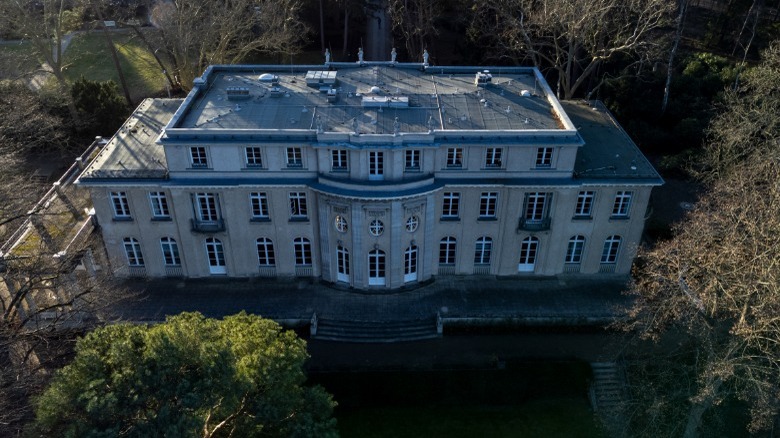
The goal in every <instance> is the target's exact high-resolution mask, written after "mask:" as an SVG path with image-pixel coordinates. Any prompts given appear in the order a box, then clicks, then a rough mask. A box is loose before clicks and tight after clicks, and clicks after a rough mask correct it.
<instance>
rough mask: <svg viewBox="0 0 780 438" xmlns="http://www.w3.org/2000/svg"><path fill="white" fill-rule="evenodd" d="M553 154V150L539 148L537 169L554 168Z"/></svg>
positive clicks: (537, 151)
mask: <svg viewBox="0 0 780 438" xmlns="http://www.w3.org/2000/svg"><path fill="white" fill-rule="evenodd" d="M552 154H553V148H538V149H537V150H536V167H537V168H549V167H552Z"/></svg>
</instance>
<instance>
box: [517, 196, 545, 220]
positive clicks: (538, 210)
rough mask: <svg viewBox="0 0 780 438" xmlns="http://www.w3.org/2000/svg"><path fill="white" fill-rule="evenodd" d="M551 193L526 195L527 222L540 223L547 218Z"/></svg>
mask: <svg viewBox="0 0 780 438" xmlns="http://www.w3.org/2000/svg"><path fill="white" fill-rule="evenodd" d="M551 197H552V194H551V193H539V192H532V193H526V194H525V215H524V217H525V220H526V221H532V222H539V221H541V220H542V219H544V218H545V217H547V208H548V199H549V198H551Z"/></svg>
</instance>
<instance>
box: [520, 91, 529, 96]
mask: <svg viewBox="0 0 780 438" xmlns="http://www.w3.org/2000/svg"><path fill="white" fill-rule="evenodd" d="M520 95H521V96H523V97H531V92H530V91H528V90H520Z"/></svg>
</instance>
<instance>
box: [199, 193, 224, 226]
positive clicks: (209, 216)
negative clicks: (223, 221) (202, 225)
mask: <svg viewBox="0 0 780 438" xmlns="http://www.w3.org/2000/svg"><path fill="white" fill-rule="evenodd" d="M194 199H195V214H196V216H197V218H198V220H199V221H201V222H217V221H219V217H220V215H219V195H218V194H216V193H207V192H199V193H195V194H194Z"/></svg>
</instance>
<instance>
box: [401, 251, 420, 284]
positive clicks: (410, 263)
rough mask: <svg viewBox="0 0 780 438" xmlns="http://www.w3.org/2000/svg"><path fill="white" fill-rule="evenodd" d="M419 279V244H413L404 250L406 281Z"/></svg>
mask: <svg viewBox="0 0 780 438" xmlns="http://www.w3.org/2000/svg"><path fill="white" fill-rule="evenodd" d="M410 281H417V246H415V245H412V246H410V247H409V248H406V251H404V283H408V282H410Z"/></svg>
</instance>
